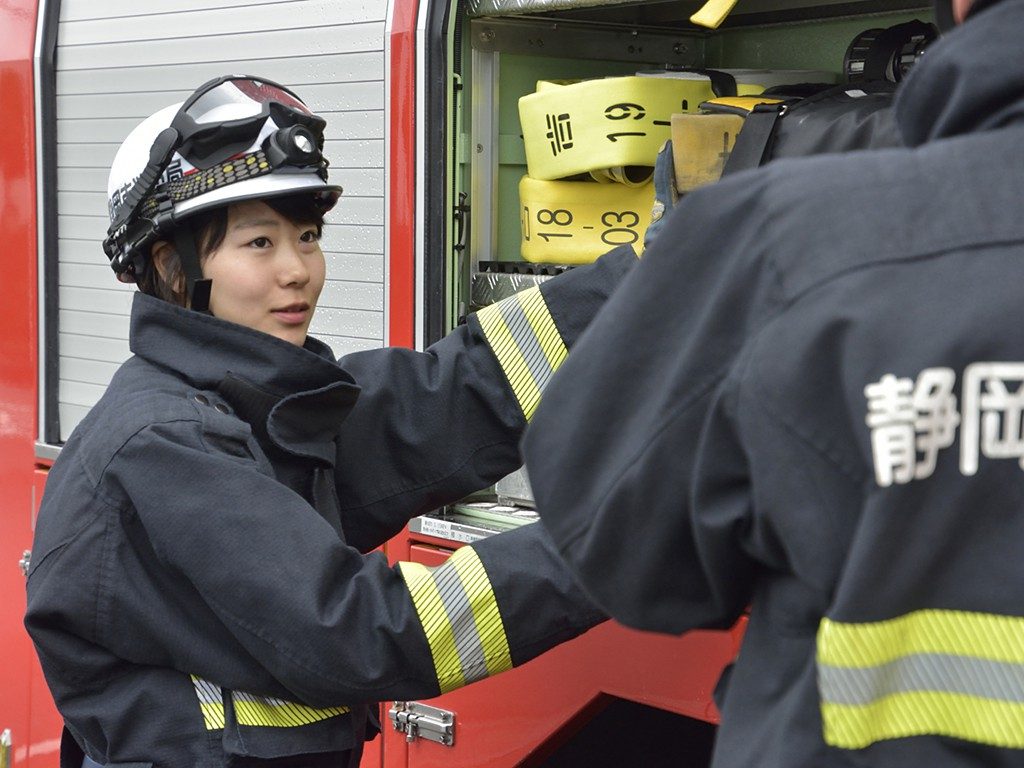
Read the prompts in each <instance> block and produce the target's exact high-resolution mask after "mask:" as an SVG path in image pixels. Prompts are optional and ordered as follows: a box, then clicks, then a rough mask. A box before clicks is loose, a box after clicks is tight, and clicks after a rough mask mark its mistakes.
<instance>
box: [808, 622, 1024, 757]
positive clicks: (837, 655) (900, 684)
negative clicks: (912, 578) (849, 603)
mask: <svg viewBox="0 0 1024 768" xmlns="http://www.w3.org/2000/svg"><path fill="white" fill-rule="evenodd" d="M817 661H818V687H819V691H820V694H821V706H822V722H823V727H824V735H825V741H826V743H828V744H830V745H831V746H834V747H840V748H844V749H861V748H863V747H867V746H869V745H871V744H874V743H875V742H878V741H883V740H886V739H897V738H906V737H910V736H926V735H935V736H950V737H953V738H958V739H964V740H967V741H973V742H978V743H981V744H989V745H992V746H997V747H1004V748H1017V749H1024V618H1019V617H1013V616H998V615H994V614H982V613H969V612H966V611H940V610H926V611H917V612H915V613H910V614H907V615H906V616H901V617H899V618H896V619H891V620H888V621H882V622H874V623H865V624H845V623H840V622H836V621H831V620H829V619H824V620H823V621H822V623H821V626H820V628H819V630H818V659H817Z"/></svg>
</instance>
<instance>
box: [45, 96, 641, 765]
mask: <svg viewBox="0 0 1024 768" xmlns="http://www.w3.org/2000/svg"><path fill="white" fill-rule="evenodd" d="M324 126H325V121H324V120H323V119H322V118H320V117H318V116H317V115H314V114H313V113H312V112H311V111H310V110H309V109H308V108H307V107H306V106H305V104H303V102H302V101H301V100H300V99H299V98H298V97H297V96H295V95H294V94H293V93H291V92H290V91H289V90H287V89H286V88H283V87H281V86H278V85H275V84H273V83H270V82H268V81H265V80H260V79H256V78H251V77H224V78H219V79H217V80H213V81H211V82H209V83H207V84H205V85H203V86H202V87H200V88H199V89H198V90H197V91H195V93H193V94H192V95H191V96H190V97H189V98H188V99H187V100H186V101H185V102H184V103H183V104H181V105H175V106H172V107H168V108H166V109H164V110H162V111H160V112H157V113H156V114H154V115H153V116H151V117H150V118H148V119H147V120H145V121H144V122H143V123H142V124H141V125H140V126H138V128H136V129H135V130H134V131H133V132H132V133H131V134H130V135H129V136H128V138H127V139H126V140H125V142H124V144H123V145H122V146H121V148H120V150H119V152H118V153H117V157H116V159H115V161H114V164H113V167H112V169H111V173H110V182H109V185H108V192H109V202H110V216H111V225H110V230H109V236H108V238H107V240H106V241H105V242H104V249H105V250H106V252H107V254H108V256H109V257H110V259H111V264H112V266H113V269H114V271H115V272H116V273H117V275H118V277H119V278H120V279H121V280H122V281H134V282H136V283H137V284H138V286H139V288H140V291H139V292H138V293H137V294H136V295H135V297H134V303H133V307H132V315H131V332H130V347H131V350H132V352H133V354H134V356H133V357H132V358H131V359H129V360H128V361H127V362H126V363H125V364H124V365H123V366H122V367H121V368H120V370H119V371H118V372H117V374H116V375H115V376H114V379H113V381H112V383H111V385H110V387H109V389H108V390H107V392H106V394H105V395H104V396H103V398H102V399H101V400H100V402H99V403H98V404H97V405H96V406H95V407H94V408H93V409H92V411H91V412H90V414H89V415H88V417H87V418H86V419H85V420H84V421H83V422H82V424H81V425H80V426H79V427H78V428H77V429H76V430H75V432H74V433H73V435H72V436H71V438H70V439H69V440H68V442H67V444H66V446H65V447H64V449H63V450H62V451H61V454H60V458H59V459H58V460H57V462H56V463H55V465H54V467H53V469H52V471H51V472H50V477H49V480H48V482H47V488H46V495H45V498H44V499H43V503H42V507H41V509H40V512H39V519H38V526H37V529H36V539H35V544H34V551H35V552H36V557H35V558H34V560H33V563H32V568H31V572H30V575H29V581H28V613H27V617H26V625H27V627H28V630H29V632H30V634H31V636H32V638H33V641H34V642H35V645H36V648H37V651H38V654H39V657H40V660H41V662H42V666H43V669H44V672H45V674H46V678H47V681H48V683H49V686H50V689H51V691H52V693H53V696H54V698H55V700H56V703H57V706H58V709H59V710H60V712H61V714H62V715H63V717H64V720H65V724H66V730H65V733H64V738H63V747H62V761H61V765H62V766H63V767H65V768H67V767H72V768H78V766H80V765H83V762H84V764H85V765H86V766H90V765H92V764H93V763H99V764H100V765H117V764H133V765H156V766H160V767H161V768H197V767H205V766H226V765H229V764H230V765H231V766H235V767H237V766H251V765H259V766H270V767H273V766H302V767H303V768H317V767H319V766H345V765H355V764H356V763H357V762H358V759H359V754H360V751H361V744H362V741H363V739H364V737H368V736H369V735H372V731H373V726H372V725H371V726H370V727H369V728H367V721H368V711H369V705H371V704H372V703H373V702H376V701H380V700H384V699H390V698H416V697H430V696H435V695H437V694H439V693H442V692H445V691H449V690H452V689H454V688H457V687H459V686H461V685H465V684H467V683H470V682H473V681H475V680H478V679H480V678H483V677H486V676H489V675H493V674H496V673H498V672H501V671H503V670H506V669H508V668H510V667H512V666H515V665H517V664H521V663H523V662H525V661H526V660H528V659H530V658H531V657H533V656H535V655H537V654H539V653H541V652H542V651H544V650H546V649H548V648H550V647H551V646H553V645H555V644H556V643H559V642H561V641H563V640H566V639H568V638H571V637H573V636H575V635H577V634H579V633H580V632H583V631H585V630H586V629H588V628H589V627H591V626H592V625H594V624H595V623H596V622H598V621H600V620H601V619H602V618H603V615H602V614H601V613H600V612H599V611H598V610H597V609H595V607H594V606H593V605H592V604H591V603H590V602H589V600H588V599H587V598H586V597H585V596H584V595H583V593H582V592H581V591H580V590H579V588H578V587H577V585H576V583H575V581H574V580H573V578H572V577H571V576H570V575H569V574H568V572H567V571H566V570H565V569H564V568H563V566H562V564H561V561H560V560H559V557H558V555H557V554H556V553H555V551H554V549H553V547H552V546H551V544H550V543H549V541H548V539H547V538H546V536H545V535H544V534H543V532H542V531H541V529H540V527H539V526H527V527H525V528H523V529H520V530H518V531H516V532H513V533H508V534H502V535H500V536H495V537H493V538H490V539H487V540H484V541H482V542H479V543H477V544H475V545H474V546H472V547H464V548H462V549H460V550H459V551H458V552H456V553H455V554H454V555H453V556H452V557H451V558H450V559H449V560H448V561H447V562H446V563H445V564H444V565H442V566H439V567H437V568H434V569H431V568H426V567H424V566H422V565H417V564H414V563H399V564H398V565H397V566H395V567H390V566H389V565H388V563H387V561H386V560H385V558H384V557H383V555H381V554H379V553H372V552H371V550H373V549H374V548H375V547H377V546H378V545H379V544H381V543H382V542H384V541H385V540H387V539H388V538H389V537H390V536H392V535H393V534H395V533H396V532H397V531H399V530H400V529H401V528H402V527H403V526H404V525H405V524H406V522H407V521H408V520H409V519H410V518H411V517H413V516H415V515H418V514H421V513H423V512H426V511H428V510H430V509H432V508H435V507H437V506H438V505H441V504H444V503H446V502H449V501H453V500H456V499H458V498H459V497H461V496H463V495H465V494H467V493H469V492H472V491H474V490H477V489H479V488H482V487H485V486H487V485H489V484H491V483H493V482H494V481H495V480H496V479H498V478H500V477H501V476H503V475H504V474H506V473H508V472H509V471H512V470H513V469H515V468H516V467H517V466H518V465H519V463H520V460H519V454H518V450H517V444H518V441H519V437H520V434H521V432H522V430H523V428H524V427H525V425H526V423H527V421H528V419H529V418H530V416H531V415H532V413H533V410H534V408H535V406H536V403H537V400H538V398H539V393H540V390H541V389H542V388H543V386H544V383H545V382H546V380H547V378H548V377H549V376H550V374H551V373H552V371H553V369H554V368H556V367H557V366H558V365H559V363H560V361H561V360H562V358H563V357H564V356H565V354H566V349H567V347H568V346H570V345H571V344H572V343H573V341H574V340H575V339H576V337H577V336H578V335H579V334H580V332H581V331H582V329H583V327H584V326H585V324H586V323H587V321H588V320H589V318H590V317H591V315H593V314H594V313H595V312H596V310H597V308H598V306H599V305H600V304H601V303H602V302H603V300H604V298H605V297H606V296H607V294H608V293H609V292H610V291H611V289H612V288H613V287H614V286H615V285H616V284H617V283H618V282H619V280H620V279H621V277H622V276H623V275H624V274H625V273H626V272H627V271H628V270H629V269H630V267H631V265H632V264H633V263H634V262H635V261H636V259H635V257H634V255H633V253H632V251H630V250H622V251H619V252H614V253H612V254H610V255H608V256H606V257H604V258H602V259H601V260H599V261H598V262H597V263H596V264H594V265H592V266H590V267H584V268H579V269H576V270H573V271H572V272H571V273H569V274H567V275H565V276H562V277H560V278H558V279H555V280H552V281H549V282H547V283H545V284H544V285H543V286H542V287H541V288H540V289H533V290H531V291H529V292H526V293H522V294H518V295H517V296H515V297H513V298H512V299H509V300H507V301H505V302H503V303H501V304H497V305H494V306H492V307H490V308H488V309H486V310H484V311H482V312H481V313H479V315H477V316H472V317H470V319H469V321H468V323H467V324H466V325H465V326H463V327H461V328H459V329H458V330H457V331H456V332H454V333H453V334H451V335H450V336H448V337H447V338H446V339H444V340H442V341H441V342H439V343H437V344H435V345H434V346H433V347H431V348H430V349H428V350H427V351H426V352H422V353H421V352H414V351H411V350H405V349H379V350H373V351H368V352H360V353H356V354H351V355H348V356H346V357H344V358H343V359H342V360H341V361H340V362H337V361H335V359H334V357H333V356H332V354H331V351H330V349H329V348H328V347H327V346H326V345H325V344H324V343H322V342H320V341H318V340H317V339H315V338H313V337H311V336H308V335H307V329H308V327H309V324H310V320H311V319H312V316H313V313H314V311H315V309H316V304H317V299H318V296H319V294H320V289H321V288H322V287H323V283H324V272H325V266H324V256H323V253H322V252H321V250H320V246H319V243H318V241H319V238H320V232H321V227H322V224H323V215H324V213H325V212H327V211H328V210H330V208H331V207H332V206H333V205H334V204H335V203H336V202H337V200H338V197H339V195H340V193H341V189H340V187H338V186H335V185H333V184H331V183H329V182H328V178H327V170H326V169H327V161H326V160H325V159H324V158H323V157H322V155H321V148H322V146H323V129H324ZM368 553H369V554H368ZM90 761H92V762H90Z"/></svg>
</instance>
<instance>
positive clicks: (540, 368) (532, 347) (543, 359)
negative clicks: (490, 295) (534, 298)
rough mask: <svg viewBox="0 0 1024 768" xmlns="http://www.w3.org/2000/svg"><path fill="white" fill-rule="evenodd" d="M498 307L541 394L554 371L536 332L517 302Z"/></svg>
mask: <svg viewBox="0 0 1024 768" xmlns="http://www.w3.org/2000/svg"><path fill="white" fill-rule="evenodd" d="M538 290H539V289H538ZM498 306H500V307H501V314H502V316H503V317H504V318H505V325H507V326H508V330H509V332H510V333H511V334H512V338H513V339H515V342H516V346H517V347H519V352H520V353H521V354H522V356H523V360H524V361H525V362H526V366H527V368H529V370H530V374H531V375H532V376H533V381H534V383H535V384H536V385H537V389H539V390H540V391H541V392H543V391H544V388H545V387H546V386H547V383H548V380H549V379H550V378H551V376H552V374H553V373H554V369H553V368H552V367H551V363H550V362H548V358H547V355H545V354H544V349H543V348H542V347H541V345H540V340H539V339H538V338H537V336H536V331H534V329H533V326H531V325H530V321H529V319H528V318H527V317H526V313H525V312H524V311H523V308H522V306H520V304H519V303H518V302H515V301H503V302H501V304H499V305H498ZM551 332H552V333H553V334H554V335H555V336H556V337H557V332H556V331H555V330H554V328H552V329H551Z"/></svg>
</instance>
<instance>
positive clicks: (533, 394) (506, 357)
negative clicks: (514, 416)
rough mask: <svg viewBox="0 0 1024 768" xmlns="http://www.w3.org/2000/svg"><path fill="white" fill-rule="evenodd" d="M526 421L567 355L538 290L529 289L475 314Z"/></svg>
mask: <svg viewBox="0 0 1024 768" xmlns="http://www.w3.org/2000/svg"><path fill="white" fill-rule="evenodd" d="M477 319H478V320H479V322H480V327H481V328H482V329H483V332H484V337H485V338H486V339H487V343H488V344H489V345H490V347H491V349H492V350H493V351H494V354H495V356H496V357H497V358H498V363H499V364H500V365H501V369H502V371H504V373H505V376H506V378H507V379H508V382H509V384H510V385H511V387H512V392H513V393H514V394H515V397H516V400H517V401H518V402H519V406H520V408H522V411H523V415H524V417H525V418H526V420H527V421H529V420H530V419H531V418H533V414H534V412H535V411H536V410H537V405H538V404H539V403H540V396H541V391H542V390H543V389H544V387H545V386H546V385H547V381H548V379H549V378H550V377H551V374H552V373H553V372H554V371H555V370H556V369H557V368H558V366H559V365H561V364H562V361H563V360H565V357H566V355H567V354H568V351H567V350H566V347H565V342H564V341H562V337H561V335H560V334H559V332H558V327H557V326H556V325H555V321H554V319H553V318H552V317H551V312H550V311H549V310H548V306H547V302H546V301H545V300H544V296H543V295H542V294H541V292H540V289H539V288H531V289H529V290H527V291H523V292H522V293H518V294H516V295H515V296H512V297H510V298H508V299H505V300H504V301H501V302H499V303H497V304H493V305H491V306H489V307H485V308H484V309H482V310H480V311H479V312H478V313H477Z"/></svg>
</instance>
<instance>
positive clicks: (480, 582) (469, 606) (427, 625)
mask: <svg viewBox="0 0 1024 768" xmlns="http://www.w3.org/2000/svg"><path fill="white" fill-rule="evenodd" d="M398 565H399V570H400V572H401V574H402V578H404V579H405V582H406V585H407V587H408V589H409V593H410V595H411V596H412V601H413V605H414V606H415V608H416V614H417V616H418V617H419V619H420V624H421V625H422V626H423V632H424V634H425V635H426V638H427V644H428V645H429V647H430V653H431V657H432V659H433V662H434V669H435V672H436V674H437V682H438V686H439V688H440V690H441V693H447V692H448V691H452V690H455V689H456V688H459V687H461V686H463V685H466V684H467V683H471V682H473V681H475V680H480V679H482V678H484V677H487V676H489V675H494V674H497V673H499V672H503V671H505V670H507V669H510V668H511V666H512V657H511V653H510V650H509V646H508V638H507V637H506V635H505V628H504V624H503V623H502V620H501V614H500V612H499V609H498V603H497V600H496V598H495V596H494V590H493V588H492V587H491V583H490V579H488V577H487V573H486V571H485V570H484V567H483V563H481V562H480V558H479V557H478V556H477V554H476V552H474V551H473V549H472V548H471V547H463V548H462V549H460V550H458V551H457V552H456V553H455V554H453V555H452V556H451V557H450V558H449V559H448V561H447V562H445V563H444V564H443V565H440V566H438V567H436V568H428V567H426V566H424V565H421V564H419V563H406V562H403V563H399V564H398Z"/></svg>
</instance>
